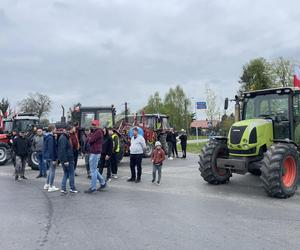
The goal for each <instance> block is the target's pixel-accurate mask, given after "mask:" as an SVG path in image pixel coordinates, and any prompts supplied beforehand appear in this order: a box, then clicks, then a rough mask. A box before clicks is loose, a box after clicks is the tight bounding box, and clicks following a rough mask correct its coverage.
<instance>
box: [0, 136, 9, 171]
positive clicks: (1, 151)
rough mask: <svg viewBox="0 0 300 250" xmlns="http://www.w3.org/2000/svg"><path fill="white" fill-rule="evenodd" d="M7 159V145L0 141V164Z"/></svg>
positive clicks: (3, 163)
mask: <svg viewBox="0 0 300 250" xmlns="http://www.w3.org/2000/svg"><path fill="white" fill-rule="evenodd" d="M8 160H9V146H8V144H6V143H3V142H0V166H2V165H5V163H6V162H7V161H8Z"/></svg>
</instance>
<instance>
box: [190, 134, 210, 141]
mask: <svg viewBox="0 0 300 250" xmlns="http://www.w3.org/2000/svg"><path fill="white" fill-rule="evenodd" d="M198 139H199V140H201V139H208V136H206V135H199V136H198ZM188 140H197V136H195V135H190V136H189V137H188Z"/></svg>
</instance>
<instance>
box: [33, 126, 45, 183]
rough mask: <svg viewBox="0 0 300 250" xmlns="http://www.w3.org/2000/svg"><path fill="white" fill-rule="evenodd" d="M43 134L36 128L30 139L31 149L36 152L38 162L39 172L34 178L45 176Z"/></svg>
mask: <svg viewBox="0 0 300 250" xmlns="http://www.w3.org/2000/svg"><path fill="white" fill-rule="evenodd" d="M43 145H44V135H43V130H42V129H41V128H38V130H37V133H36V135H35V136H34V137H33V140H32V150H33V152H36V158H37V160H38V162H39V170H40V173H39V175H38V176H37V177H36V178H41V177H47V168H46V164H45V162H44V157H43Z"/></svg>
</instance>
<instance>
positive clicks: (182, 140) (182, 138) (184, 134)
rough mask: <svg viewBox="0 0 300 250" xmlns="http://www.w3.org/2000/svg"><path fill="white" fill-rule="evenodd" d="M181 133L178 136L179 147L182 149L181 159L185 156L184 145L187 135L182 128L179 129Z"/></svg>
mask: <svg viewBox="0 0 300 250" xmlns="http://www.w3.org/2000/svg"><path fill="white" fill-rule="evenodd" d="M181 132H182V134H181V135H180V136H179V140H180V144H181V149H182V159H185V158H186V145H187V135H186V132H185V130H184V129H181Z"/></svg>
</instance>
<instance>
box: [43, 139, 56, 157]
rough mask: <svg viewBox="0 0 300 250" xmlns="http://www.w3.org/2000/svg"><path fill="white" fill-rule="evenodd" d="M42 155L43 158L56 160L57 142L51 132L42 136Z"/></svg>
mask: <svg viewBox="0 0 300 250" xmlns="http://www.w3.org/2000/svg"><path fill="white" fill-rule="evenodd" d="M43 156H44V159H45V160H52V161H56V160H57V142H56V140H55V138H54V136H53V134H52V133H47V134H45V136H44V147H43Z"/></svg>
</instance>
